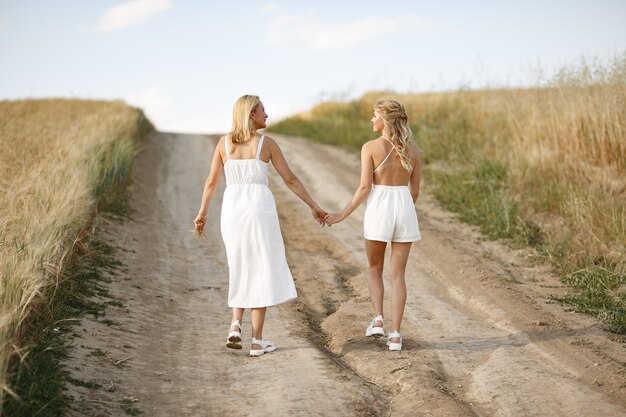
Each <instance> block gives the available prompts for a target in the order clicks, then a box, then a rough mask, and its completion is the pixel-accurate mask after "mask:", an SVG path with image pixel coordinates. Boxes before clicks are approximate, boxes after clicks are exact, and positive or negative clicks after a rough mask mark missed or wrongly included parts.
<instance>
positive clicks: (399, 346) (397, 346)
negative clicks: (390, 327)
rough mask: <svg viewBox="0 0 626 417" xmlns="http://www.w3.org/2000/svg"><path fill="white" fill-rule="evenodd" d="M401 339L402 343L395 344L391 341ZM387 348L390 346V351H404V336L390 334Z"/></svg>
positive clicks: (395, 333)
mask: <svg viewBox="0 0 626 417" xmlns="http://www.w3.org/2000/svg"><path fill="white" fill-rule="evenodd" d="M396 337H397V338H398V339H400V343H394V342H392V341H391V339H393V338H396ZM387 346H389V350H402V336H400V333H399V332H389V334H388V335H387Z"/></svg>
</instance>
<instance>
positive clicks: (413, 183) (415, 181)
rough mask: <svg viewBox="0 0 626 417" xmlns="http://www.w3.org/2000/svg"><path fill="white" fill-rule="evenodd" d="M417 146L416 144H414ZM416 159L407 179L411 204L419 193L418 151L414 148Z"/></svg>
mask: <svg viewBox="0 0 626 417" xmlns="http://www.w3.org/2000/svg"><path fill="white" fill-rule="evenodd" d="M416 148H417V146H416ZM415 156H416V158H417V159H416V161H415V165H413V172H411V179H410V180H409V186H410V188H411V197H413V204H415V202H416V201H417V197H418V196H419V194H420V166H421V164H420V152H419V149H416V153H415Z"/></svg>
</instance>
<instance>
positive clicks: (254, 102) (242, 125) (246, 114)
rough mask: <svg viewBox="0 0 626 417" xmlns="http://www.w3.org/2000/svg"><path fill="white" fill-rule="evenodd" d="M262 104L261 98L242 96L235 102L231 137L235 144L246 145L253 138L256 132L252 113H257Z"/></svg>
mask: <svg viewBox="0 0 626 417" xmlns="http://www.w3.org/2000/svg"><path fill="white" fill-rule="evenodd" d="M259 104H261V99H260V98H259V96H251V95H247V94H246V95H245V96H241V97H239V98H238V99H237V101H236V102H235V106H234V107H233V129H232V130H231V131H230V133H229V135H230V138H231V140H232V141H233V143H246V142H249V141H250V139H251V138H252V135H253V134H254V133H255V132H256V129H255V127H254V124H253V123H252V120H250V113H251V112H253V111H255V110H256V108H257V107H259Z"/></svg>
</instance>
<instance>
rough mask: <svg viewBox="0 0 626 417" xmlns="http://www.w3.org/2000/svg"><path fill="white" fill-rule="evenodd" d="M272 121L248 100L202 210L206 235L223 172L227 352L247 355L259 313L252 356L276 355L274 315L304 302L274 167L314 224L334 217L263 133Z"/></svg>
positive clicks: (237, 112)
mask: <svg viewBox="0 0 626 417" xmlns="http://www.w3.org/2000/svg"><path fill="white" fill-rule="evenodd" d="M266 120H267V114H266V113H265V108H264V106H263V103H262V102H261V100H260V99H259V97H258V96H252V95H245V96H242V97H240V98H239V99H238V100H237V102H236V103H235V107H234V109H233V129H232V131H231V132H230V133H229V134H228V135H226V136H223V137H221V138H220V140H219V142H218V144H217V146H216V148H215V153H214V155H213V161H212V162H211V171H210V173H209V176H208V178H207V180H206V183H205V186H204V192H203V194H202V203H201V205H200V210H199V212H198V216H197V217H196V219H195V220H194V225H195V228H196V230H199V231H202V230H203V229H204V225H205V224H206V214H207V210H208V208H209V204H210V202H211V199H212V198H213V194H214V193H215V190H216V188H217V186H218V184H219V181H220V178H221V175H222V169H223V170H224V173H225V175H226V190H225V191H224V198H223V201H222V218H221V221H220V226H221V231H222V238H223V240H224V245H225V246H226V256H227V258H228V269H229V288H228V306H229V307H232V308H233V320H232V323H231V327H230V329H229V333H228V338H227V343H226V346H227V347H229V348H232V349H241V347H242V346H241V322H242V319H243V313H244V310H245V309H246V308H250V309H251V315H250V316H251V326H252V342H251V347H250V355H251V356H260V355H263V354H264V353H266V352H272V351H274V350H275V349H276V347H275V345H274V343H273V342H271V341H269V340H265V339H263V324H264V322H265V313H266V311H267V307H269V306H273V305H276V304H280V303H284V302H286V301H289V300H292V299H294V298H296V288H295V286H294V283H293V278H292V277H291V272H290V270H289V267H288V265H287V260H286V258H285V248H284V245H283V238H282V235H281V232H280V225H279V223H278V215H277V213H276V204H275V202H274V197H273V196H272V192H271V191H270V189H269V188H268V168H269V162H270V161H271V162H272V164H273V165H274V168H276V171H277V172H278V174H279V175H280V176H281V177H282V179H283V181H284V182H285V184H286V185H287V187H289V189H290V190H291V191H292V192H293V193H294V194H295V195H297V196H298V197H300V199H302V201H304V202H305V203H306V204H308V206H309V207H310V208H311V212H312V214H313V217H314V218H315V219H316V220H317V221H318V222H319V223H320V224H321V225H323V224H324V220H323V218H324V216H325V215H326V212H325V211H323V210H322V209H320V207H319V206H318V205H317V204H316V203H315V201H313V199H312V198H311V197H310V196H309V194H308V192H307V191H306V189H305V188H304V186H303V185H302V183H301V182H300V180H299V179H298V177H296V175H295V174H294V173H293V172H291V170H290V169H289V166H288V165H287V161H286V160H285V157H284V156H283V154H282V152H281V150H280V148H279V147H278V145H277V144H276V142H275V141H274V140H273V139H272V138H270V137H269V136H262V135H259V134H257V133H256V131H257V129H263V128H264V127H266Z"/></svg>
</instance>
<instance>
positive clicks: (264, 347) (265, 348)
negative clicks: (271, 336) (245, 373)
mask: <svg viewBox="0 0 626 417" xmlns="http://www.w3.org/2000/svg"><path fill="white" fill-rule="evenodd" d="M252 344H253V345H260V346H261V349H250V356H261V355H264V354H266V353H269V352H273V351H275V350H276V346H275V345H274V342H272V341H271V340H265V339H255V338H254V337H253V338H252Z"/></svg>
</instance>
